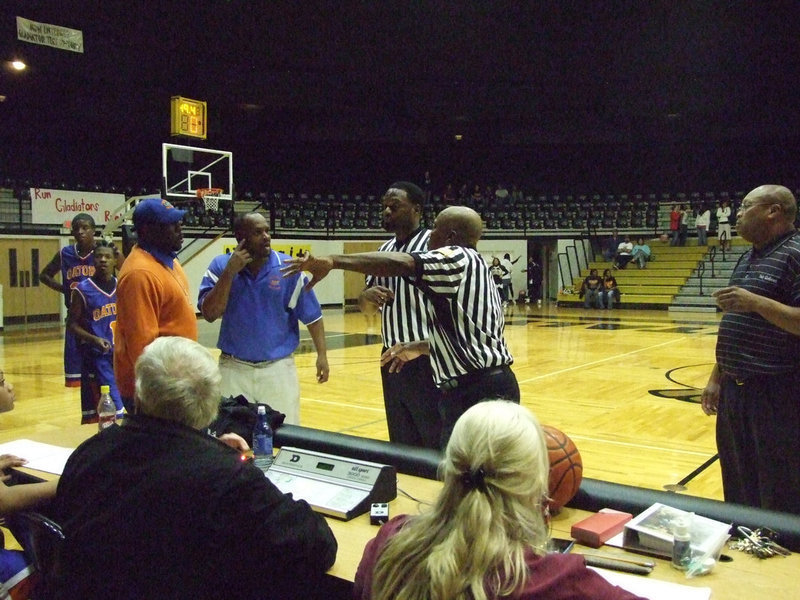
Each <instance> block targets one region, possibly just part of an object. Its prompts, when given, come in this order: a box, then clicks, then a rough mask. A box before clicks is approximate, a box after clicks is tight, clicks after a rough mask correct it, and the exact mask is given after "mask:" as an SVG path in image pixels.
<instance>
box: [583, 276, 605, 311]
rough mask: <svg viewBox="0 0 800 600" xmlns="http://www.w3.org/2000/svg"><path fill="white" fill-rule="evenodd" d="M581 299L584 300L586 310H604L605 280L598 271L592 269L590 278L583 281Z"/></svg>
mask: <svg viewBox="0 0 800 600" xmlns="http://www.w3.org/2000/svg"><path fill="white" fill-rule="evenodd" d="M578 297H579V298H583V306H584V308H592V306H594V307H595V308H603V280H602V279H601V277H600V276H599V275H598V274H597V269H591V270H590V271H589V276H588V277H586V279H584V280H583V283H582V284H581V291H580V292H579V293H578Z"/></svg>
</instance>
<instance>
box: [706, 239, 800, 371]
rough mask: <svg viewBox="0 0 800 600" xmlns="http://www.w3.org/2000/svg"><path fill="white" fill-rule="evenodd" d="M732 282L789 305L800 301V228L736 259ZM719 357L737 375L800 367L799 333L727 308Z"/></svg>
mask: <svg viewBox="0 0 800 600" xmlns="http://www.w3.org/2000/svg"><path fill="white" fill-rule="evenodd" d="M730 285H732V286H734V285H735V286H739V287H741V288H744V289H746V290H749V291H751V292H753V293H754V294H758V295H759V296H765V297H767V298H771V299H773V300H776V301H778V302H780V303H781V304H786V305H789V306H800V233H796V232H794V233H792V234H789V235H786V236H784V237H782V238H780V239H779V240H777V241H776V242H775V243H774V244H772V245H770V246H768V247H766V248H762V249H761V250H760V251H758V250H754V249H751V250H749V251H748V252H746V253H745V254H744V255H743V256H742V257H741V258H740V259H739V262H738V263H737V264H736V268H735V269H734V271H733V275H732V276H731V280H730ZM717 363H718V364H719V366H720V368H721V369H722V371H723V372H725V373H728V374H730V375H733V376H735V377H737V378H742V379H744V378H746V377H748V376H752V375H759V374H778V373H786V372H789V371H795V370H797V369H799V368H800V337H797V336H795V335H792V334H791V333H789V332H788V331H784V330H783V329H781V328H779V327H776V326H775V325H772V324H771V323H769V322H768V321H767V320H766V319H764V318H763V317H761V316H760V315H758V314H756V313H740V312H739V313H737V312H726V313H725V314H724V315H723V317H722V320H721V321H720V324H719V333H718V335H717Z"/></svg>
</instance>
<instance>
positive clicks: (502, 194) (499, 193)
mask: <svg viewBox="0 0 800 600" xmlns="http://www.w3.org/2000/svg"><path fill="white" fill-rule="evenodd" d="M508 196H509V194H508V190H507V189H506V186H505V185H503V184H502V183H498V184H497V189H495V191H494V197H495V198H496V199H497V200H499V201H500V202H506V201H507V200H508Z"/></svg>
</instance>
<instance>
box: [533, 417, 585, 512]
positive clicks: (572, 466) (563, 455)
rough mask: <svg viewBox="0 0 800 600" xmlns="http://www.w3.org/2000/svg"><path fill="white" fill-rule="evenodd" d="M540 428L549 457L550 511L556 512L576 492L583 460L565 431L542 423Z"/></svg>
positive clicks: (581, 476)
mask: <svg viewBox="0 0 800 600" xmlns="http://www.w3.org/2000/svg"><path fill="white" fill-rule="evenodd" d="M542 429H543V430H544V438H545V441H546V442H547V454H548V455H549V457H550V479H549V489H550V491H549V496H550V513H551V514H557V513H558V512H559V511H560V510H561V507H562V506H564V505H565V504H566V503H567V502H569V501H570V500H572V498H573V497H574V496H575V494H577V493H578V488H579V487H580V486H581V479H583V462H582V461H581V453H580V452H578V448H577V447H576V446H575V444H574V443H573V441H572V440H571V439H569V436H568V435H567V434H566V433H564V432H563V431H560V430H558V429H556V428H555V427H551V426H550V425H542Z"/></svg>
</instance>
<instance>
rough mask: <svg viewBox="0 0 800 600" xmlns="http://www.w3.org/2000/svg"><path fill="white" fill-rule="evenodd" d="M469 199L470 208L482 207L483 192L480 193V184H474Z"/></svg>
mask: <svg viewBox="0 0 800 600" xmlns="http://www.w3.org/2000/svg"><path fill="white" fill-rule="evenodd" d="M470 199H471V200H472V206H474V207H475V208H481V207H482V206H483V192H481V186H480V184H478V183H476V184H475V187H473V188H472V195H471V196H470Z"/></svg>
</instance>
